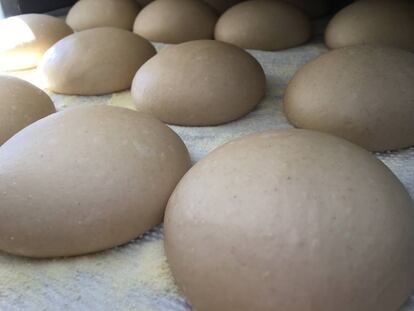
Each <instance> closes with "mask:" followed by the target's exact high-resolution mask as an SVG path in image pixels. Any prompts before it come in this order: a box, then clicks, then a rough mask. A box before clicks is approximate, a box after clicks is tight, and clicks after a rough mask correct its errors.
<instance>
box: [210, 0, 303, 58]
mask: <svg viewBox="0 0 414 311" xmlns="http://www.w3.org/2000/svg"><path fill="white" fill-rule="evenodd" d="M310 36H311V23H310V20H309V18H308V17H307V16H306V15H305V13H303V12H302V11H301V10H299V9H297V8H296V7H294V6H293V5H291V4H289V3H286V2H283V1H276V0H250V1H245V2H242V3H240V4H237V5H235V6H233V7H232V8H230V9H228V10H227V11H226V12H225V13H224V14H223V15H222V16H221V17H220V18H219V20H218V22H217V25H216V29H215V38H216V40H219V41H223V42H228V43H232V44H234V45H237V46H239V47H241V48H245V49H255V50H265V51H276V50H283V49H287V48H290V47H294V46H297V45H300V44H302V43H304V42H306V41H307V40H308V39H309V38H310Z"/></svg>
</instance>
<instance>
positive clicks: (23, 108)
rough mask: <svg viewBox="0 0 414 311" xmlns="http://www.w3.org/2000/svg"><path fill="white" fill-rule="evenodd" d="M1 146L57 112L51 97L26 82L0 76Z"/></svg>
mask: <svg viewBox="0 0 414 311" xmlns="http://www.w3.org/2000/svg"><path fill="white" fill-rule="evenodd" d="M0 97H1V101H0V145H2V144H3V143H4V142H6V141H7V140H8V139H9V138H10V137H12V136H13V135H14V134H16V133H17V132H18V131H20V130H21V129H23V128H25V127H26V126H28V125H29V124H31V123H33V122H35V121H37V120H39V119H42V118H44V117H46V116H48V115H49V114H52V113H54V112H56V110H55V106H54V105H53V102H52V100H51V99H50V98H49V96H48V95H47V94H46V93H45V92H43V91H42V90H41V89H38V88H37V87H36V86H34V85H32V84H30V83H29V82H26V81H24V80H21V79H18V78H14V77H8V76H0Z"/></svg>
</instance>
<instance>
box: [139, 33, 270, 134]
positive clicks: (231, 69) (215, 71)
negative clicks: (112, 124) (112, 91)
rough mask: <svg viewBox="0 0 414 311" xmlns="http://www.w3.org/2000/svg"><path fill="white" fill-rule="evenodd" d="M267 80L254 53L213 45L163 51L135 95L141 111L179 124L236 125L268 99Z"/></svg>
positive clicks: (146, 69) (147, 67) (198, 43)
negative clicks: (266, 96)
mask: <svg viewBox="0 0 414 311" xmlns="http://www.w3.org/2000/svg"><path fill="white" fill-rule="evenodd" d="M265 89H266V78H265V74H264V72H263V69H262V67H261V66H260V64H259V63H258V62H257V61H256V59H254V58H253V57H252V56H251V55H250V54H248V53H247V52H245V51H243V50H242V49H239V48H237V47H235V46H233V45H230V44H226V43H222V42H217V41H213V40H200V41H192V42H187V43H182V44H179V45H176V46H171V47H168V48H165V49H163V50H161V52H160V53H159V54H158V55H157V56H155V57H154V58H152V59H150V60H149V61H148V62H147V63H145V64H144V66H142V67H141V69H140V70H138V72H137V74H136V76H135V78H134V81H133V84H132V88H131V91H132V96H133V98H134V102H135V105H136V107H137V110H139V111H144V112H148V113H151V114H153V115H154V116H156V117H157V118H158V119H160V120H162V121H164V122H167V123H170V124H177V125H188V126H204V125H217V124H222V123H226V122H230V121H233V120H236V119H238V118H240V117H242V116H244V115H246V114H247V113H249V112H250V111H251V110H253V109H254V108H255V107H256V105H257V104H258V103H259V102H260V101H261V99H262V98H263V97H264V95H265Z"/></svg>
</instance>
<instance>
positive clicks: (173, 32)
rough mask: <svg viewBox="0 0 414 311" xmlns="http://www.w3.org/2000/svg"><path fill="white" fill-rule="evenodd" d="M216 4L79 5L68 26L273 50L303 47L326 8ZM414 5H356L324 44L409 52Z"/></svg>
mask: <svg viewBox="0 0 414 311" xmlns="http://www.w3.org/2000/svg"><path fill="white" fill-rule="evenodd" d="M206 2H209V1H206ZM218 3H220V4H221V8H219V12H220V13H217V11H214V9H213V8H212V7H210V6H209V5H207V4H206V3H205V2H203V1H200V0H156V1H153V2H151V3H150V4H148V5H147V6H146V7H144V8H143V9H142V10H141V11H139V6H138V5H137V4H136V3H135V1H134V0H121V1H119V0H104V1H101V0H81V1H79V2H78V3H77V4H76V5H75V6H74V7H73V8H72V9H71V11H70V12H69V14H68V17H67V23H68V24H69V25H70V26H71V27H72V28H73V29H74V30H76V31H79V30H85V29H88V28H93V27H103V26H110V27H119V28H123V29H127V30H131V29H133V31H134V32H135V33H137V34H139V35H141V36H143V37H144V38H146V39H148V40H150V41H154V42H163V43H182V42H185V41H191V40H199V39H213V37H214V38H215V39H217V40H220V41H224V42H228V43H232V44H235V45H237V46H239V47H242V48H249V49H259V50H270V51H274V50H281V49H286V48H289V47H293V46H296V45H300V44H302V43H304V42H306V41H307V40H308V39H309V38H310V37H311V33H312V31H311V23H310V19H309V17H308V16H307V14H310V15H311V16H320V15H323V14H324V13H326V12H327V11H328V9H329V1H326V0H318V1H307V0H285V1H278V0H255V1H240V0H236V1H234V0H230V1H216V2H212V1H210V4H212V5H213V7H216V9H217V4H218ZM413 6H414V4H413V3H412V2H411V1H400V0H397V1H390V0H379V1H376V0H365V1H364V0H363V1H357V2H356V3H354V4H352V5H350V6H348V7H347V8H345V9H344V10H342V11H340V12H339V13H338V14H337V15H336V16H335V17H334V18H333V19H332V21H331V22H330V24H329V26H328V29H327V32H326V43H327V45H328V46H329V47H332V48H338V47H343V46H348V45H354V44H361V43H384V44H393V45H396V46H399V47H401V48H404V49H409V50H414V43H413V39H412V38H413V31H414V30H413V29H414V16H413V15H414V13H413ZM223 9H226V10H225V11H224V13H223ZM301 9H303V10H304V11H302V10H301ZM305 13H307V14H305ZM220 14H221V15H220ZM136 15H138V16H137V17H136ZM135 17H136V18H135ZM400 29H404V31H400Z"/></svg>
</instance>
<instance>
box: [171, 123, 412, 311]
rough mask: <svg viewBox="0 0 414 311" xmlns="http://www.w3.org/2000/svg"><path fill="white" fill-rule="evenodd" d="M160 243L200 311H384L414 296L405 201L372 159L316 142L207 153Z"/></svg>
mask: <svg viewBox="0 0 414 311" xmlns="http://www.w3.org/2000/svg"><path fill="white" fill-rule="evenodd" d="M164 236H165V247H166V253H167V259H168V262H169V264H170V267H171V269H172V272H173V274H174V276H175V279H176V281H177V283H178V285H179V286H180V287H181V289H182V290H183V292H184V294H185V295H186V297H187V298H188V299H189V302H190V304H191V305H192V306H193V307H194V309H196V310H198V311H223V310H237V311H252V310H260V311H275V310H283V311H315V310H318V311H332V310H335V311H350V310H352V311H357V310H358V311H361V310H366V311H368V310H369V311H372V310H375V311H390V310H398V308H399V307H400V306H401V305H402V304H403V303H404V301H405V300H406V299H407V298H408V296H409V295H410V294H411V291H412V289H413V288H414V279H413V277H412V276H413V275H414V247H413V241H414V210H413V203H412V201H411V199H410V197H409V195H408V193H407V192H406V190H405V189H404V187H403V186H402V184H401V183H400V182H399V181H398V179H397V178H396V177H395V176H394V175H393V174H392V173H391V171H390V170H389V169H388V168H387V167H386V166H385V165H384V164H383V163H382V162H380V161H379V160H377V159H376V158H375V157H374V156H373V155H372V154H370V153H369V152H366V151H364V150H363V149H362V148H359V147H357V146H356V145H353V144H351V143H349V142H347V141H345V140H343V139H340V138H336V137H334V136H330V135H326V134H322V133H318V132H312V131H305V130H280V131H268V132H264V133H260V134H254V135H251V136H247V137H244V138H241V139H238V140H236V141H233V142H230V143H228V144H226V145H225V146H223V147H220V148H218V149H216V150H215V151H213V152H212V153H211V154H209V155H208V156H207V157H206V158H204V159H202V160H201V161H200V162H198V163H197V164H196V165H195V166H194V167H193V168H191V169H190V171H189V172H188V173H187V174H186V175H185V176H184V177H183V179H182V180H181V181H180V183H179V184H178V186H177V188H176V189H175V190H174V193H173V194H172V196H171V198H170V200H169V202H168V206H167V210H166V215H165V222H164Z"/></svg>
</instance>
